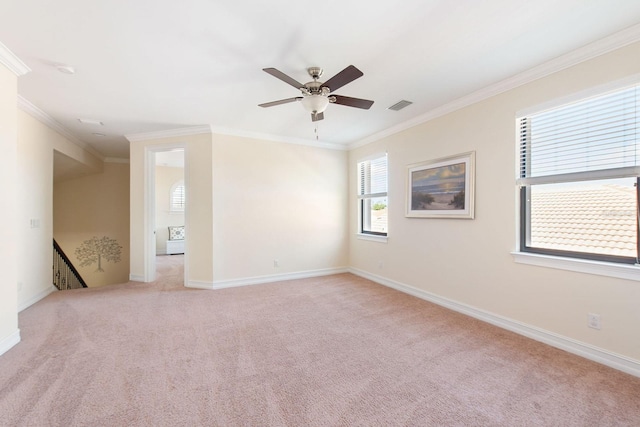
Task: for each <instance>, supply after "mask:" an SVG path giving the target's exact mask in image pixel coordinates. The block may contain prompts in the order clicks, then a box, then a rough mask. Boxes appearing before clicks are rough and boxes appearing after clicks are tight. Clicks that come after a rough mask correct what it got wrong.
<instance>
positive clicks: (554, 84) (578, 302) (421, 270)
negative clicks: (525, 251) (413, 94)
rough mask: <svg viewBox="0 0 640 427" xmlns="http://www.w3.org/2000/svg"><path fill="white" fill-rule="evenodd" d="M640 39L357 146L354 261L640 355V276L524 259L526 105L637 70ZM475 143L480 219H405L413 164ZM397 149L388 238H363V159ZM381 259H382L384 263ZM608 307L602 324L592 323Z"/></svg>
mask: <svg viewBox="0 0 640 427" xmlns="http://www.w3.org/2000/svg"><path fill="white" fill-rule="evenodd" d="M638 58H640V44H638V43H636V44H634V45H630V46H628V47H626V48H623V49H620V50H618V51H615V52H612V53H609V54H607V55H603V56H601V57H598V58H596V59H593V60H590V61H588V62H585V63H582V64H580V65H578V66H574V67H572V68H570V69H567V70H564V71H562V72H558V73H555V74H553V75H550V76H548V77H545V78H543V79H540V80H537V81H534V82H532V83H529V84H527V85H525V86H521V87H519V88H517V89H514V90H511V91H508V92H505V93H503V94H501V95H498V96H495V97H492V98H490V99H488V100H485V101H483V102H479V103H477V104H475V105H471V106H469V107H467V108H464V109H462V110H459V111H457V112H454V113H451V114H448V115H446V116H444V117H440V118H438V119H435V120H432V121H429V122H427V123H424V124H421V125H419V126H416V127H413V128H411V129H408V130H406V131H404V132H401V133H398V134H395V135H392V136H389V137H387V138H384V139H382V140H380V141H377V142H375V143H372V144H369V145H366V146H364V147H361V148H358V149H355V150H353V151H351V152H350V156H349V165H350V169H349V170H350V172H349V177H350V184H349V190H350V197H349V199H350V208H351V213H350V229H351V232H350V235H351V239H350V261H351V262H350V263H351V266H353V267H355V268H357V269H360V270H362V271H365V272H368V273H371V274H375V275H378V276H380V277H382V278H386V279H389V280H392V281H395V282H398V283H401V284H404V285H409V286H412V287H414V288H417V289H419V290H422V291H426V292H430V293H432V294H435V295H437V296H441V297H445V298H448V299H450V300H453V301H455V302H458V303H462V304H466V305H469V306H471V307H474V308H476V309H479V310H483V311H485V312H488V313H491V314H493V315H498V316H504V317H506V318H508V319H512V320H514V321H516V322H522V323H524V324H526V325H529V326H533V327H534V328H539V329H542V330H544V331H548V332H551V333H554V334H558V335H561V336H564V337H567V338H569V339H572V340H577V341H579V342H582V343H586V344H589V345H593V346H596V347H598V348H600V349H605V350H606V351H609V352H613V353H617V354H620V355H623V356H626V357H629V358H633V359H635V360H640V338H639V335H638V325H640V310H639V309H638V301H639V300H640V286H639V284H638V282H634V281H627V280H621V279H614V278H608V277H602V276H596V275H590V274H584V273H576V272H569V271H562V270H557V269H551V268H545V267H534V266H527V265H522V264H516V263H515V262H514V260H513V257H512V256H511V255H510V252H511V251H513V250H514V249H515V242H516V206H517V204H516V188H515V176H516V172H515V171H516V165H515V159H516V142H515V139H516V136H515V118H516V112H517V111H518V110H521V109H524V108H528V107H531V106H535V105H537V104H540V103H543V102H546V101H549V100H552V99H554V98H557V97H561V96H565V95H569V94H571V93H573V92H576V91H580V90H584V89H587V88H590V87H593V86H597V85H600V84H604V83H607V82H610V81H613V80H616V79H620V78H623V77H626V76H629V75H632V74H635V73H640V61H638ZM471 150H475V151H476V155H477V158H476V219H475V220H453V219H416V218H405V216H404V212H405V206H404V203H405V181H406V177H405V175H406V166H407V165H408V164H411V163H415V162H417V161H421V160H428V159H434V158H439V157H444V156H449V155H454V154H457V153H463V152H466V151H471ZM384 151H387V152H388V153H389V202H390V206H389V239H388V243H386V244H384V243H378V242H371V241H363V240H359V239H357V238H356V237H355V233H356V231H357V215H356V202H355V197H356V195H355V188H356V185H355V182H356V181H355V180H356V163H357V161H358V159H360V158H363V157H365V156H367V155H370V154H372V153H378V152H384ZM379 262H382V267H381V268H380V267H379ZM589 312H594V313H599V314H601V316H602V319H603V327H602V330H600V331H598V330H594V329H589V328H588V327H587V324H586V318H587V313H589Z"/></svg>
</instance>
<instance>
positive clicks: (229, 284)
mask: <svg viewBox="0 0 640 427" xmlns="http://www.w3.org/2000/svg"><path fill="white" fill-rule="evenodd" d="M348 272H349V269H348V268H346V267H339V268H324V269H321V270H307V271H299V272H295V273H284V274H270V275H267V276H254V277H244V278H241V279H231V280H220V281H214V282H213V288H209V289H224V288H234V287H236V286H248V285H259V284H262V283H272V282H281V281H284V280H295V279H307V278H309V277H319V276H329V275H331V274H340V273H348Z"/></svg>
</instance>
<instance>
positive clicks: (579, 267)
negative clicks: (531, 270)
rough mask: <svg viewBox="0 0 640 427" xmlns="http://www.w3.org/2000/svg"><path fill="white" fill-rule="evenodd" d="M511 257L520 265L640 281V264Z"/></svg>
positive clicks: (520, 254)
mask: <svg viewBox="0 0 640 427" xmlns="http://www.w3.org/2000/svg"><path fill="white" fill-rule="evenodd" d="M511 255H513V259H514V261H515V262H517V263H519V264H528V265H535V266H538V267H549V268H557V269H559V270H569V271H576V272H579V273H587V274H596V275H599V276H607V277H615V278H618V279H627V280H635V281H640V266H639V265H638V264H635V265H631V264H615V263H611V262H602V261H591V260H586V259H577V258H564V257H557V256H551V255H541V254H534V253H528V252H511Z"/></svg>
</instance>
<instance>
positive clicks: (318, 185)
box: [213, 135, 348, 282]
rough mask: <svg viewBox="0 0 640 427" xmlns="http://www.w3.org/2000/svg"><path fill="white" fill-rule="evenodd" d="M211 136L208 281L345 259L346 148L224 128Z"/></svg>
mask: <svg viewBox="0 0 640 427" xmlns="http://www.w3.org/2000/svg"><path fill="white" fill-rule="evenodd" d="M213 143H214V156H213V159H214V164H213V166H214V167H213V182H214V192H213V194H214V199H213V203H214V212H213V218H214V240H213V244H214V257H213V263H214V278H215V281H216V282H221V281H222V282H224V281H226V280H232V279H242V278H248V277H256V276H268V275H274V274H286V273H294V272H305V271H313V270H323V269H333V268H341V267H346V266H347V265H348V259H347V256H348V255H347V254H348V251H347V244H348V239H347V226H346V224H347V189H346V181H347V153H346V152H344V151H336V150H327V149H322V148H314V147H307V146H301V145H293V144H285V143H277V142H268V141H262V140H255V139H249V138H240V137H232V136H224V135H214V141H213ZM274 260H277V261H278V264H279V267H274Z"/></svg>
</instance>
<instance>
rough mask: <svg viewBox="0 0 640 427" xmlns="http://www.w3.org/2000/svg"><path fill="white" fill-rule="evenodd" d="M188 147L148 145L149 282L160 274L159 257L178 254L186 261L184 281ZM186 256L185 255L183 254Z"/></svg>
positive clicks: (147, 267) (147, 254) (147, 251)
mask: <svg viewBox="0 0 640 427" xmlns="http://www.w3.org/2000/svg"><path fill="white" fill-rule="evenodd" d="M185 150H186V148H185V146H184V145H183V144H172V145H162V146H154V147H147V148H146V151H145V157H146V162H145V164H146V182H147V189H146V192H145V193H146V194H145V205H146V206H145V211H146V215H145V219H146V227H145V246H146V248H145V253H146V259H145V270H146V271H145V281H147V282H151V281H154V280H156V277H157V268H158V265H157V264H158V263H157V257H159V256H163V257H164V256H174V255H175V259H173V260H172V263H175V262H176V259H182V260H183V264H184V280H185V281H184V283H186V277H187V271H186V270H187V269H186V265H187V263H186V258H187V249H186V248H187V246H188V245H187V239H188V235H187V228H188V227H187V224H186V212H187V209H188V204H189V202H188V198H187V193H188V191H187V188H188V182H187V181H188V180H187V174H186V173H185V172H186V162H185V159H186V156H185V154H186V153H185ZM183 255H184V256H183Z"/></svg>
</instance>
